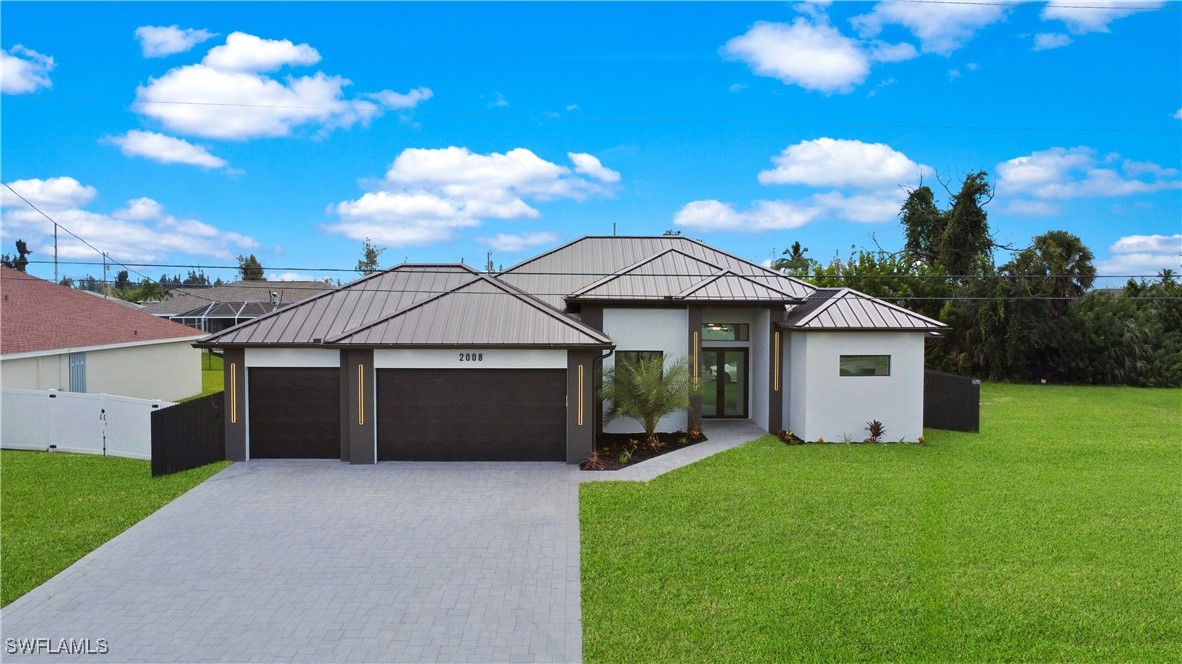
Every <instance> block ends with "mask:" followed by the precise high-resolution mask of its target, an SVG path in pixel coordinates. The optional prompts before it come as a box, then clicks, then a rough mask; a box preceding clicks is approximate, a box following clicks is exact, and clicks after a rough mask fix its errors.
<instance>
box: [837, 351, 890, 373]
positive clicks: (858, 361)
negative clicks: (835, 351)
mask: <svg viewBox="0 0 1182 664" xmlns="http://www.w3.org/2000/svg"><path fill="white" fill-rule="evenodd" d="M840 373H841V375H842V376H889V375H891V356H890V355H842V356H841V370H840Z"/></svg>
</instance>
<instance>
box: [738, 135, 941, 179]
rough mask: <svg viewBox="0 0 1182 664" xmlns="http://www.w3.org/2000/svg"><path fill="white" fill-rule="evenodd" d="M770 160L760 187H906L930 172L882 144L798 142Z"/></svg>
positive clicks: (851, 141)
mask: <svg viewBox="0 0 1182 664" xmlns="http://www.w3.org/2000/svg"><path fill="white" fill-rule="evenodd" d="M772 161H773V162H774V163H775V164H776V167H775V168H773V169H770V170H766V171H763V172H761V173H760V174H759V181H760V182H761V183H763V184H804V185H809V186H811V187H841V186H849V187H856V188H859V189H876V188H884V187H895V186H898V185H903V184H908V183H911V182H913V181H915V180H916V179H917V178H919V177H920V176H922V175H925V174H929V173H931V172H932V169H931V168H930V167H929V166H924V165H923V164H917V163H915V162H914V161H912V160H911V159H910V158H909V157H908V156H907V155H905V154H903V153H902V152H899V151H897V150H895V149H894V148H892V147H891V146H889V145H886V144H884V143H863V142H862V141H854V140H846V139H834V138H818V139H815V140H810V141H801V142H800V143H797V144H796V145H792V146H789V147H787V148H785V149H784V151H783V152H781V153H780V155H779V156H777V157H773V158H772Z"/></svg>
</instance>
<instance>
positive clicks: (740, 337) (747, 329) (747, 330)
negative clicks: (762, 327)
mask: <svg viewBox="0 0 1182 664" xmlns="http://www.w3.org/2000/svg"><path fill="white" fill-rule="evenodd" d="M711 325H723V326H727V327H730V328H733V329H734V334H733V335H732V338H730V339H710V338H707V336H706V331H707V330H708V329H710V326H711ZM712 331H713V330H712ZM740 332H742V334H740ZM702 341H708V342H710V343H735V342H737V343H745V342H748V341H751V323H719V322H711V323H702Z"/></svg>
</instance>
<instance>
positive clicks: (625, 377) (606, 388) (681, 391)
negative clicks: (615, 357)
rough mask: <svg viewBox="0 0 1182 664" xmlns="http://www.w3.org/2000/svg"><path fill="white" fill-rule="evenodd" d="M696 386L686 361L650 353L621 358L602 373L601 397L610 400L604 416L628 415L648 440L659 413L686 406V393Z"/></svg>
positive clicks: (653, 432)
mask: <svg viewBox="0 0 1182 664" xmlns="http://www.w3.org/2000/svg"><path fill="white" fill-rule="evenodd" d="M699 390H700V388H699V386H698V384H697V381H696V380H694V379H693V377H691V376H690V368H689V362H688V361H686V360H685V359H684V358H683V359H677V360H673V361H671V362H669V364H668V365H666V364H665V362H664V361H663V360H662V358H661V356H660V355H658V354H654V355H653V356H651V357H648V358H641V359H636V360H631V359H628V360H624V359H621V360H619V361H617V362H616V366H614V367H612V368H611V369H608V370H607V371H605V372H604V373H603V390H602V393H601V397H602V398H603V399H605V400H608V401H611V406H610V407H609V408H608V411H607V413H606V417H607V419H608V420H609V421H610V420H614V419H615V418H617V417H620V416H623V417H630V418H632V419H634V420H636V421H637V422H639V423H640V426H641V427H642V428H643V429H644V433H645V437H646V438H648V439H649V440H650V441H651V440H652V439H653V436H654V434H655V432H656V430H657V423H658V422H659V421H660V420H661V418H662V417H664V416H666V415H669V414H672V413H676V412H678V411H682V410H687V409H688V408H689V405H690V397H692V396H694V395H696V394H697V393H698V392H699Z"/></svg>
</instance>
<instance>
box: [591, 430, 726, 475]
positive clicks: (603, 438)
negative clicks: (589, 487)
mask: <svg viewBox="0 0 1182 664" xmlns="http://www.w3.org/2000/svg"><path fill="white" fill-rule="evenodd" d="M656 436H657V441H658V442H659V444H660V445H659V447H657V448H656V449H653V447H652V446H651V445H649V444H648V443H647V442H646V441H645V439H644V434H643V433H631V434H629V433H605V434H602V435H600V436H599V440H598V441H596V442H595V450H596V451H597V452H598V453H599V459H600V461H601V462H602V463H603V467H602V468H590V467H587V466H586V464H584V465H583V470H619V469H621V468H627V467H628V466H632V465H635V464H637V463H640V462H641V461H644V460H645V459H652V458H653V457H659V456H661V455H662V454H667V453H669V452H673V451H675V450H680V449H684V448H686V447H689V446H690V445H696V444H698V443H701V442H705V441H706V436H703V435H702V434H700V433H699V434H698V436H697V437H696V438H693V437H691V436H690V435H689V434H687V433H685V432H684V431H675V432H673V433H658V434H656ZM634 443H635V444H634ZM626 452H630V453H631V454H630V455H626V454H625V453H626ZM621 457H624V458H625V460H624V461H623V462H621V460H620V459H621Z"/></svg>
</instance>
